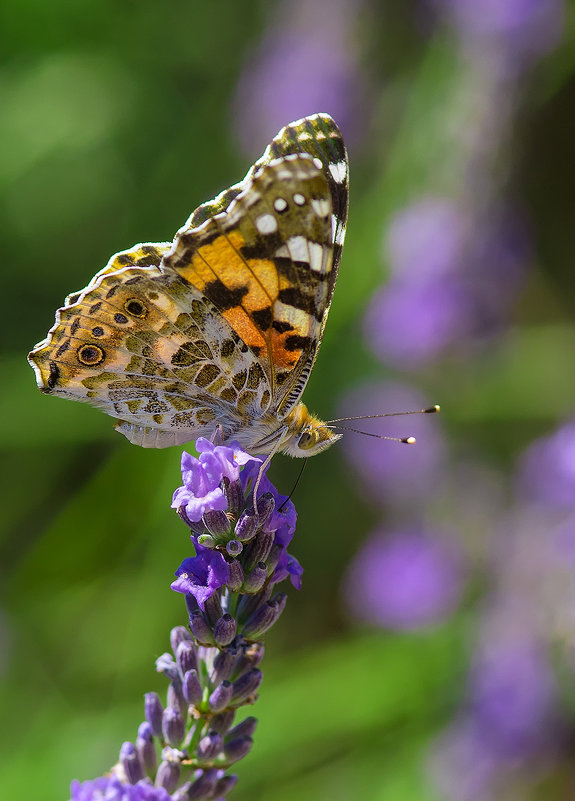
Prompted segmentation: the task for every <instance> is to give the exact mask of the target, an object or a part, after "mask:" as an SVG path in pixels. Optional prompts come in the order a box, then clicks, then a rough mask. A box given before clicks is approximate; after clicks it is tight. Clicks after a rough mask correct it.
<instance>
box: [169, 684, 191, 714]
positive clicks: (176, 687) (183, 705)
mask: <svg viewBox="0 0 575 801" xmlns="http://www.w3.org/2000/svg"><path fill="white" fill-rule="evenodd" d="M166 701H167V706H171V707H173V708H174V709H177V710H178V711H179V713H180V715H181V716H182V717H183V718H184V719H185V718H186V715H187V706H188V704H187V702H186V699H185V698H184V693H183V690H182V682H181V680H180V679H179V677H178V681H177V682H173V681H172V682H170V686H169V687H168V693H167V698H166Z"/></svg>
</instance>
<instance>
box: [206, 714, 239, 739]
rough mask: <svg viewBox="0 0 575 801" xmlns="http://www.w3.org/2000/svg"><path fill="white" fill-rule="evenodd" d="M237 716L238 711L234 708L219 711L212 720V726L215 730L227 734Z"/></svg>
mask: <svg viewBox="0 0 575 801" xmlns="http://www.w3.org/2000/svg"><path fill="white" fill-rule="evenodd" d="M235 716H236V713H235V711H234V710H233V709H225V710H224V711H223V712H219V713H218V714H216V715H214V716H213V718H212V719H211V721H210V726H211V727H212V729H213V731H217V732H219V733H220V734H225V733H226V732H227V730H228V729H229V728H230V726H231V725H232V723H233V722H234V718H235Z"/></svg>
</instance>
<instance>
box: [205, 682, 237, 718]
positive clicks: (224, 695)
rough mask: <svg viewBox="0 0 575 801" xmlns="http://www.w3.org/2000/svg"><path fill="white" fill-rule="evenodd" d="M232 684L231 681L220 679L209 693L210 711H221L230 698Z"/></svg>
mask: <svg viewBox="0 0 575 801" xmlns="http://www.w3.org/2000/svg"><path fill="white" fill-rule="evenodd" d="M232 693H233V685H232V683H231V681H222V683H221V684H219V685H218V686H217V687H216V689H215V690H214V691H213V693H212V694H211V695H210V697H209V700H208V703H209V705H210V709H211V710H212V712H221V711H222V710H223V709H225V708H226V707H227V706H228V704H229V703H230V701H231V700H232Z"/></svg>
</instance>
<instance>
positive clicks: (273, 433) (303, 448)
mask: <svg viewBox="0 0 575 801" xmlns="http://www.w3.org/2000/svg"><path fill="white" fill-rule="evenodd" d="M256 426H257V428H258V429H259V430H258V431H257V433H256V430H255V429H256ZM248 432H249V433H248ZM238 434H239V436H237V437H234V438H235V439H237V440H238V441H239V442H240V444H241V445H244V447H246V449H247V450H248V451H249V452H250V453H252V454H254V455H256V454H259V455H263V454H266V455H267V454H269V453H272V452H278V453H285V454H287V455H288V456H295V457H300V458H307V457H308V456H314V455H315V454H316V453H320V452H321V451H323V450H325V449H326V448H329V446H330V445H331V444H332V443H334V442H336V440H338V439H339V438H340V437H341V434H335V433H334V432H333V430H332V429H331V428H330V427H329V426H328V425H326V423H324V422H323V421H322V420H320V419H319V418H318V417H315V416H314V415H312V414H310V412H309V411H308V409H307V407H306V405H305V404H304V403H298V404H297V405H296V406H294V408H293V409H292V410H291V412H290V413H289V414H288V415H287V417H285V418H284V419H283V420H282V421H281V422H279V421H278V420H277V418H275V417H273V416H269V417H268V416H266V417H263V418H261V419H260V420H259V421H258V422H257V424H255V425H254V426H252V427H250V429H245V431H243V432H242V431H240V432H238ZM242 435H247V437H246V436H242ZM244 439H249V441H246V442H245V443H244V441H243V440H244Z"/></svg>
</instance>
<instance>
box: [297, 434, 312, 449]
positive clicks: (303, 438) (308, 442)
mask: <svg viewBox="0 0 575 801" xmlns="http://www.w3.org/2000/svg"><path fill="white" fill-rule="evenodd" d="M297 444H298V447H299V448H301V449H302V450H304V451H305V450H307V449H308V448H312V447H313V446H314V445H315V436H314V434H312V433H311V432H310V431H304V432H303V433H301V434H300V435H299V439H298V441H297Z"/></svg>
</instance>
